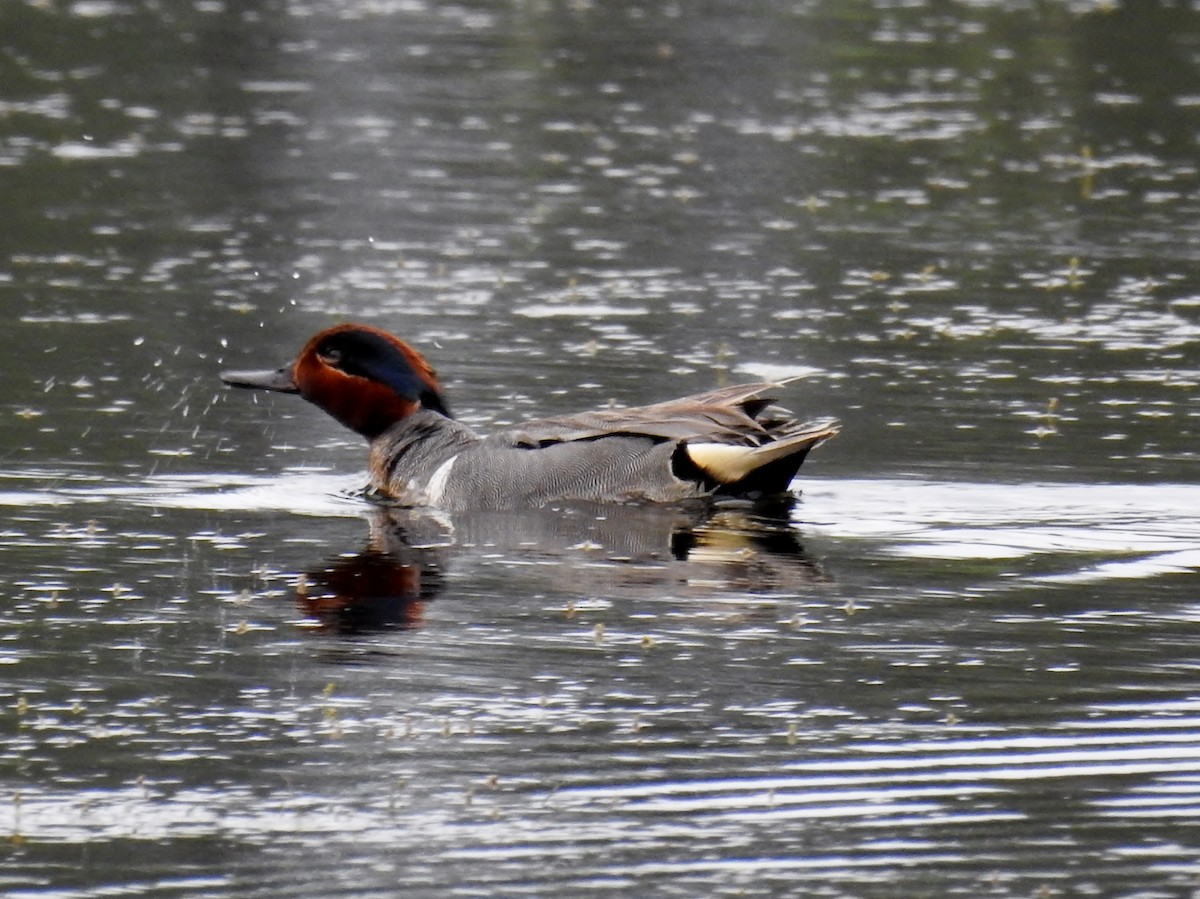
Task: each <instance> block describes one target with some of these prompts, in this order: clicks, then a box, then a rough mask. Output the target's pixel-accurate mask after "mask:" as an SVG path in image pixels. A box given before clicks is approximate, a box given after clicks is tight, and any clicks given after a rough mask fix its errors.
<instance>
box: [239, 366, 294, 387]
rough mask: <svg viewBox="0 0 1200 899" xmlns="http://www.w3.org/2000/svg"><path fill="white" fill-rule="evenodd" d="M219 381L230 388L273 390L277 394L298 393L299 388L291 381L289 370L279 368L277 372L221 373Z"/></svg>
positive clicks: (290, 371)
mask: <svg viewBox="0 0 1200 899" xmlns="http://www.w3.org/2000/svg"><path fill="white" fill-rule="evenodd" d="M221 380H222V381H224V382H225V383H226V384H228V385H229V386H230V387H246V388H249V389H251V390H274V391H276V392H278V393H299V392H300V388H299V387H297V386H296V382H295V381H293V380H292V370H291V368H281V369H279V370H277V371H223V372H221Z"/></svg>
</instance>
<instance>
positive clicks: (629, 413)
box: [496, 381, 795, 447]
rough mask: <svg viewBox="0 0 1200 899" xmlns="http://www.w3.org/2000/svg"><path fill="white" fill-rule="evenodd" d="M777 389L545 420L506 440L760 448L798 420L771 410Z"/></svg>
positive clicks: (765, 385) (767, 386) (758, 387)
mask: <svg viewBox="0 0 1200 899" xmlns="http://www.w3.org/2000/svg"><path fill="white" fill-rule="evenodd" d="M778 387H779V385H778V384H775V383H772V382H763V381H760V382H755V383H753V384H737V385H734V386H732V387H724V388H720V389H718V390H710V391H708V392H706V393H698V394H694V395H692V396H685V397H680V398H679V399H674V400H667V401H666V402H662V403H655V404H653V405H651V406H634V407H631V408H627V409H601V410H598V411H594V412H582V413H579V414H576V415H564V416H559V417H554V418H540V419H536V420H533V421H527V422H523V423H522V424H521V425H519V426H517V427H515V428H512V429H510V430H508V431H505V432H503V438H502V439H504V440H505V441H511V442H512V445H514V446H528V447H535V446H547V445H550V444H554V443H566V442H570V441H574V440H595V439H597V438H599V437H606V436H611V435H618V434H623V435H631V436H639V437H650V438H653V439H655V440H678V441H692V440H704V441H706V442H716V443H730V444H739V445H743V446H759V445H761V444H763V443H769V442H772V441H774V440H776V439H778V438H779V437H781V436H783V435H784V434H785V432H786V430H787V428H788V426H789V425H791V424H794V423H795V419H794V417H793V416H791V415H790V414H788V413H786V412H785V411H784V410H781V409H777V408H775V407H774V406H772V403H773V402H774V397H772V396H768V395H767V392H768V391H771V390H774V389H776V388H778ZM496 436H500V435H496Z"/></svg>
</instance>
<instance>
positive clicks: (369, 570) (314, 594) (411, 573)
mask: <svg viewBox="0 0 1200 899" xmlns="http://www.w3.org/2000/svg"><path fill="white" fill-rule="evenodd" d="M440 588H441V577H440V574H439V572H438V570H437V569H436V568H435V567H433V566H427V567H424V568H422V567H421V566H420V565H416V564H407V563H404V562H401V561H399V560H397V559H395V558H393V557H392V556H390V555H388V554H387V553H382V552H377V551H375V550H365V551H364V552H362V553H359V554H358V555H355V556H350V557H348V558H339V559H337V560H336V561H334V562H333V563H332V564H330V565H328V566H327V567H325V568H320V569H317V570H315V571H310V572H309V573H308V575H307V580H306V582H305V583H304V584H302V585H301V587H300V588H299V589H297V591H296V600H297V603H298V605H299V606H300V609H301V611H302V612H303V613H304V614H305V616H307V617H309V618H312V619H314V620H316V621H318V622H320V624H321V626H322V628H323V629H325V630H328V631H332V632H334V633H339V634H356V633H364V632H367V631H377V630H386V629H389V628H398V629H407V628H412V627H418V626H419V625H420V624H421V619H422V617H423V614H424V607H425V602H426V601H428V600H430V599H432V598H433V597H434V595H436V593H437V592H438V590H439V589H440Z"/></svg>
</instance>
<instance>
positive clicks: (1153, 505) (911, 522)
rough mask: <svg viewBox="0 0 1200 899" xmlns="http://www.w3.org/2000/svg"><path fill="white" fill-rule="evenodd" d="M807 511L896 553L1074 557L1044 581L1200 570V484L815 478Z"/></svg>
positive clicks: (820, 524)
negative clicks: (992, 482) (827, 479)
mask: <svg viewBox="0 0 1200 899" xmlns="http://www.w3.org/2000/svg"><path fill="white" fill-rule="evenodd" d="M798 515H799V516H800V518H801V519H802V520H803V521H804V522H805V523H806V526H807V527H809V528H811V529H812V530H814V531H816V532H818V533H821V534H825V535H828V536H835V537H844V538H853V539H861V540H868V541H871V542H873V543H875V544H877V545H878V551H880V552H882V553H885V554H890V555H897V556H906V557H911V558H918V559H920V558H924V559H959V560H971V559H1021V558H1025V557H1028V556H1035V555H1039V554H1055V555H1060V556H1072V557H1075V560H1074V561H1073V562H1072V563H1070V565H1071V570H1069V571H1064V572H1058V573H1051V574H1044V575H1041V576H1040V577H1039V578H1038V579H1040V580H1045V581H1063V580H1095V579H1103V578H1106V577H1156V576H1158V575H1161V574H1167V573H1173V572H1178V571H1187V570H1193V569H1196V568H1200V485H1195V484H978V483H956V482H936V481H925V480H921V481H916V480H843V481H824V480H822V481H809V482H806V483H805V484H804V503H803V505H802V506H801V507H800V508H799V510H798ZM1112 557H1116V558H1115V559H1114V558H1112ZM1098 559H1102V560H1103V561H1100V562H1098V561H1097V560H1098Z"/></svg>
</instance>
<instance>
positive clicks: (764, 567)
mask: <svg viewBox="0 0 1200 899" xmlns="http://www.w3.org/2000/svg"><path fill="white" fill-rule="evenodd" d="M789 506H790V503H788V504H784V503H780V504H773V505H769V506H768V505H763V504H761V503H754V504H752V503H727V504H719V505H709V504H706V505H699V504H697V505H695V506H685V507H678V506H676V507H662V506H612V505H589V504H579V505H568V506H561V507H557V508H553V509H543V510H535V511H529V510H524V511H520V512H472V513H455V514H454V515H452V516H451V515H447V514H443V513H435V512H430V511H428V510H414V509H406V508H398V507H390V506H377V507H375V508H373V509H372V510H371V511H370V513H369V525H370V534H369V537H368V540H367V545H366V547H365V548H364V549H363V550H362V551H360V552H358V553H356V554H354V555H350V556H339V557H337V558H334V559H331V560H329V561H328V562H327V563H326V564H324V565H322V566H321V567H319V568H315V569H313V570H310V571H308V572H307V573H306V575H305V577H304V578H303V579H302V580H301V583H300V586H299V588H298V590H297V601H298V603H299V605H300V608H301V611H302V612H303V613H304V615H305V616H306V617H308V618H309V619H310V620H313V621H315V622H317V623H318V624H319V625H320V626H321V628H322V629H324V630H327V631H330V632H335V633H341V634H355V633H365V632H371V631H379V630H386V629H408V628H414V627H419V626H420V625H421V623H422V620H423V615H424V608H425V605H426V603H428V602H429V601H430V600H432V599H433V598H434V597H435V596H437V595H438V593H439V592H441V590H442V589H443V588H444V586H445V584H446V580H447V571H448V570H449V569H450V567H451V566H453V568H454V574H453V577H455V578H459V577H465V578H468V579H469V578H470V577H471V576H472V571H473V570H478V569H480V568H481V567H494V566H497V565H500V566H505V565H518V564H520V565H521V566H522V576H525V575H527V574H531V575H532V576H533V577H544V578H545V579H546V580H547V581H548V582H550V583H551V584H552V588H553V589H561V588H562V586H563V583H564V578H569V586H570V590H571V592H573V593H578V594H580V595H591V596H596V595H601V596H606V597H610V598H611V597H627V598H636V597H637V596H646V595H661V592H662V590H663V589H664V588H669V590H670V591H671V593H672V594H673V595H678V596H680V597H683V598H688V597H702V596H712V595H713V594H714V592H724V591H730V590H734V591H742V592H748V593H775V592H787V591H789V590H791V589H803V588H804V587H807V586H810V585H811V584H813V583H814V582H816V581H821V580H824V579H825V577H824V574H823V572H822V570H821V568H820V566H819V565H818V564H817V563H815V562H814V561H812V560H811V559H810V558H809V557H808V556H807V555H806V554H805V552H804V549H803V547H802V546H801V544H800V541H799V537H798V534H797V532H796V530H795V528H794V526H793V525H792V524H791V522H790V519H789V517H788V512H789ZM531 562H533V563H543V564H533V565H530V564H529V563H531Z"/></svg>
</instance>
